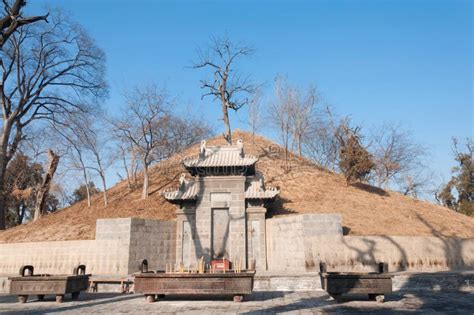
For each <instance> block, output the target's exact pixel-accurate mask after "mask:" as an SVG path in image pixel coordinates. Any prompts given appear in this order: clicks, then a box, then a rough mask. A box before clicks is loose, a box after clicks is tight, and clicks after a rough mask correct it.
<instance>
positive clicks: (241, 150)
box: [237, 139, 245, 159]
mask: <svg viewBox="0 0 474 315" xmlns="http://www.w3.org/2000/svg"><path fill="white" fill-rule="evenodd" d="M237 148H238V149H239V154H240V157H241V158H242V159H243V158H244V157H245V153H244V140H242V139H238V140H237Z"/></svg>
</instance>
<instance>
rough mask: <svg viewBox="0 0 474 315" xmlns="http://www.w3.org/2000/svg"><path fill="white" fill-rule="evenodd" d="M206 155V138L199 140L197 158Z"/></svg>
mask: <svg viewBox="0 0 474 315" xmlns="http://www.w3.org/2000/svg"><path fill="white" fill-rule="evenodd" d="M205 156H206V140H202V141H201V147H200V148H199V158H201V159H204V158H205Z"/></svg>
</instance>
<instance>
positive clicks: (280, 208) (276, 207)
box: [266, 195, 296, 219]
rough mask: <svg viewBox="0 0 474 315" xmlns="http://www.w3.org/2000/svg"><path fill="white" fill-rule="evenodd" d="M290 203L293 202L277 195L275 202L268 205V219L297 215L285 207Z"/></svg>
mask: <svg viewBox="0 0 474 315" xmlns="http://www.w3.org/2000/svg"><path fill="white" fill-rule="evenodd" d="M289 202H291V200H290V199H287V198H282V197H281V196H280V195H277V196H276V198H275V200H273V201H272V202H270V203H268V204H267V213H266V218H267V219H269V218H272V217H273V216H276V215H285V214H296V211H294V210H292V209H290V208H288V207H286V206H285V204H287V203H289Z"/></svg>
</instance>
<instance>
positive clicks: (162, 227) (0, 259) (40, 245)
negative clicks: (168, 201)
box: [0, 218, 176, 275]
mask: <svg viewBox="0 0 474 315" xmlns="http://www.w3.org/2000/svg"><path fill="white" fill-rule="evenodd" d="M175 235H176V222H173V221H157V220H145V219H137V218H123V219H100V220H97V227H96V239H95V240H79V241H54V242H33V243H10V244H0V275H2V274H3V275H16V274H18V271H19V269H20V267H21V266H22V265H26V264H28V265H33V266H34V267H35V273H48V274H69V273H72V270H73V268H74V267H75V266H77V265H78V264H85V265H86V267H87V272H88V273H92V274H94V275H128V274H130V273H133V272H136V271H138V270H139V265H140V262H141V260H142V259H144V258H146V259H148V262H149V267H150V268H152V269H158V268H159V269H164V268H165V264H166V263H172V264H174V263H175V256H174V253H175V243H176V242H175V240H176V238H175Z"/></svg>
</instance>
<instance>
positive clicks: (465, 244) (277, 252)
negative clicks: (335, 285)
mask: <svg viewBox="0 0 474 315" xmlns="http://www.w3.org/2000/svg"><path fill="white" fill-rule="evenodd" d="M266 224H267V226H266V231H267V236H266V238H267V264H268V269H269V271H272V272H273V271H275V272H279V271H281V272H283V271H285V272H288V271H289V272H313V271H318V268H319V267H318V266H319V262H320V261H325V262H326V263H327V265H328V269H329V270H331V269H332V270H339V271H373V270H374V269H375V267H376V264H377V263H378V262H386V263H388V267H389V271H391V272H392V271H404V270H406V271H414V272H418V271H444V270H458V269H473V268H474V239H456V238H441V237H426V236H343V235H342V225H341V216H340V215H337V214H336V215H331V214H322V215H315V214H305V215H295V216H288V217H282V218H274V219H268V220H267V221H266Z"/></svg>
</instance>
